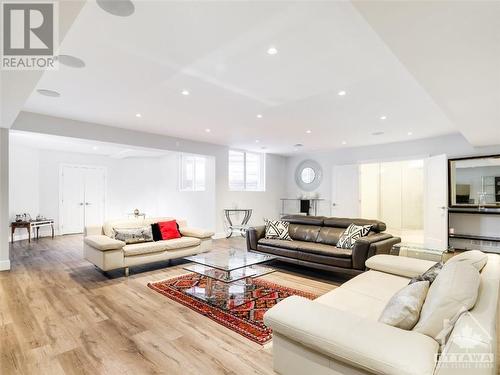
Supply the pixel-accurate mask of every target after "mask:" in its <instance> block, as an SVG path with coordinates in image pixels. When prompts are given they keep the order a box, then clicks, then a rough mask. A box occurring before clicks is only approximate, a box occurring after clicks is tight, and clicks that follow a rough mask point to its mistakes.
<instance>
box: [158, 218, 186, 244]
mask: <svg viewBox="0 0 500 375" xmlns="http://www.w3.org/2000/svg"><path fill="white" fill-rule="evenodd" d="M158 226H159V227H160V232H161V239H162V240H173V239H174V238H181V234H180V233H179V229H177V222H176V221H175V220H171V221H162V222H161V223H158Z"/></svg>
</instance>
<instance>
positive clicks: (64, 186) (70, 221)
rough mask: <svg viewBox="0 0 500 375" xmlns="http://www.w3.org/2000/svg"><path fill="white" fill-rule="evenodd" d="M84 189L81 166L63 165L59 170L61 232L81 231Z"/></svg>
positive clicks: (82, 225)
mask: <svg viewBox="0 0 500 375" xmlns="http://www.w3.org/2000/svg"><path fill="white" fill-rule="evenodd" d="M84 212H85V189H84V173H83V170H82V168H78V167H71V166H64V167H63V168H62V171H61V232H62V234H70V233H82V232H83V227H84Z"/></svg>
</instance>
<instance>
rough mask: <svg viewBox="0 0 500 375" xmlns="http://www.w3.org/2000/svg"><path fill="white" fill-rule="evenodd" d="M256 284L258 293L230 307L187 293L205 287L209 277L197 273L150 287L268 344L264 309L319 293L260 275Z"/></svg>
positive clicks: (269, 330)
mask: <svg viewBox="0 0 500 375" xmlns="http://www.w3.org/2000/svg"><path fill="white" fill-rule="evenodd" d="M254 285H255V286H256V289H255V291H254V292H252V293H254V294H253V296H252V298H250V301H248V302H240V303H241V304H239V305H238V306H235V307H232V305H231V302H228V305H229V306H230V308H229V309H221V308H219V307H215V306H213V305H210V304H208V303H207V302H205V301H203V300H202V299H200V298H196V297H193V296H191V295H189V294H187V293H186V290H193V288H197V289H201V290H204V288H205V286H206V278H205V277H202V276H199V275H197V274H187V275H183V276H179V277H175V278H172V279H167V280H163V281H159V282H155V283H149V284H148V287H150V288H151V289H153V290H156V291H157V292H158V293H161V294H163V295H164V296H167V297H169V298H171V299H173V300H174V301H177V302H179V303H182V304H183V305H185V306H187V307H189V308H190V309H192V310H194V311H196V312H198V313H200V314H202V315H205V316H207V317H208V318H210V319H212V320H214V321H216V322H217V323H219V324H222V325H223V326H225V327H227V328H229V329H231V330H233V331H235V332H237V333H239V334H240V335H242V336H245V337H246V338H248V339H250V340H252V341H254V342H256V343H259V344H261V345H264V344H266V343H267V342H269V341H270V340H271V338H272V330H271V329H270V328H268V327H266V326H265V324H264V322H263V317H264V313H265V312H266V311H267V310H269V309H270V308H271V307H273V306H274V305H276V304H277V303H278V302H279V301H281V300H283V299H285V298H287V297H290V296H292V295H297V296H302V297H305V298H309V299H314V298H316V297H317V295H315V294H313V293H307V292H303V291H300V290H297V289H292V288H287V287H284V286H281V285H278V284H274V283H270V282H267V281H264V280H260V279H255V280H254ZM254 298H255V299H254Z"/></svg>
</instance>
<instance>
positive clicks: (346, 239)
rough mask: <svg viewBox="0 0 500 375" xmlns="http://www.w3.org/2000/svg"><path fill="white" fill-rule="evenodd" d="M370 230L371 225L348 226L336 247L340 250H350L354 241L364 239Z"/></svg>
mask: <svg viewBox="0 0 500 375" xmlns="http://www.w3.org/2000/svg"><path fill="white" fill-rule="evenodd" d="M370 229H372V226H371V225H356V224H351V225H349V226H348V227H347V229H346V230H345V231H344V233H342V235H341V236H340V238H339V242H337V247H338V248H340V249H352V248H353V247H354V244H355V243H356V240H357V239H358V238H361V237H365V236H366V235H367V234H368V232H370Z"/></svg>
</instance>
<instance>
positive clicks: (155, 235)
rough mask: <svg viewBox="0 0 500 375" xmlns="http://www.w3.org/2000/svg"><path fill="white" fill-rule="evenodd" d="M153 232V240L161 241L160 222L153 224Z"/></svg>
mask: <svg viewBox="0 0 500 375" xmlns="http://www.w3.org/2000/svg"><path fill="white" fill-rule="evenodd" d="M151 232H152V233H153V241H155V242H156V241H161V232H160V226H159V225H158V223H153V224H151Z"/></svg>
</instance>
